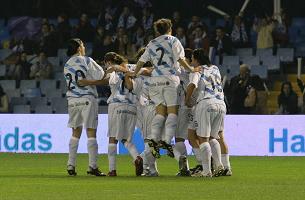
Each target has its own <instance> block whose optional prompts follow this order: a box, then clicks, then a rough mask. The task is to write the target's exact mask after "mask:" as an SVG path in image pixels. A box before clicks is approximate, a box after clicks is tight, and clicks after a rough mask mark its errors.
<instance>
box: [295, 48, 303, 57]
mask: <svg viewBox="0 0 305 200" xmlns="http://www.w3.org/2000/svg"><path fill="white" fill-rule="evenodd" d="M295 56H296V57H305V46H302V47H297V48H296V52H295Z"/></svg>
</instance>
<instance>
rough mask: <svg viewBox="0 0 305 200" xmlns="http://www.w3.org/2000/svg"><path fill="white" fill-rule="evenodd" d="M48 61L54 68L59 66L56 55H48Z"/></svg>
mask: <svg viewBox="0 0 305 200" xmlns="http://www.w3.org/2000/svg"><path fill="white" fill-rule="evenodd" d="M48 61H49V62H50V63H51V64H52V65H53V67H54V68H56V66H59V58H58V57H48Z"/></svg>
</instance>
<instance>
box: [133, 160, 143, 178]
mask: <svg viewBox="0 0 305 200" xmlns="http://www.w3.org/2000/svg"><path fill="white" fill-rule="evenodd" d="M134 165H135V168H136V176H141V174H142V173H143V159H142V158H141V156H137V159H136V160H135V161H134Z"/></svg>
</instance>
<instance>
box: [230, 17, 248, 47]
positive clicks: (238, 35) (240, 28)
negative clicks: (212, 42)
mask: <svg viewBox="0 0 305 200" xmlns="http://www.w3.org/2000/svg"><path fill="white" fill-rule="evenodd" d="M231 39H232V43H233V47H234V48H243V47H247V46H248V35H247V31H246V27H245V24H244V22H243V20H242V18H241V17H240V16H235V18H234V24H233V28H232V32H231Z"/></svg>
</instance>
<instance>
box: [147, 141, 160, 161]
mask: <svg viewBox="0 0 305 200" xmlns="http://www.w3.org/2000/svg"><path fill="white" fill-rule="evenodd" d="M148 146H149V148H150V152H151V154H152V155H153V157H155V158H160V157H161V156H160V149H159V146H158V144H157V143H156V142H155V141H154V140H149V142H148Z"/></svg>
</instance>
